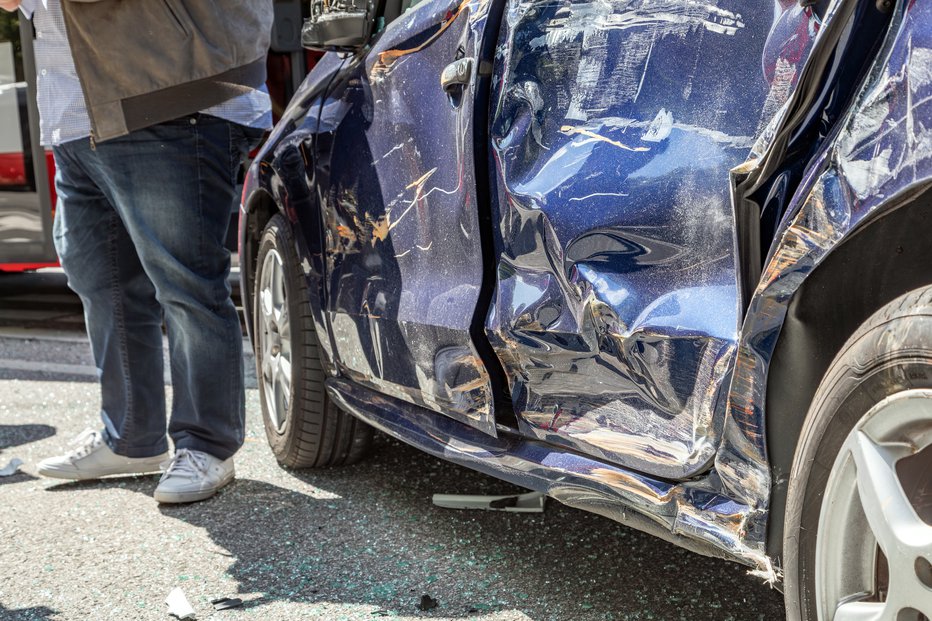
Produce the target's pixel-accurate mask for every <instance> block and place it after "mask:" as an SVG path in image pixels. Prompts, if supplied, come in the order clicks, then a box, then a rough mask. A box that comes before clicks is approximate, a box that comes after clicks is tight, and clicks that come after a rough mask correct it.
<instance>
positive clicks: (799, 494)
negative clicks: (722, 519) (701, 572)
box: [783, 287, 932, 621]
mask: <svg viewBox="0 0 932 621" xmlns="http://www.w3.org/2000/svg"><path fill="white" fill-rule="evenodd" d="M930 387H932V287H924V288H922V289H917V290H915V291H912V292H910V293H908V294H906V295H903V296H901V297H899V298H897V299H896V300H894V301H892V302H890V303H889V304H887V305H886V306H884V307H883V308H881V309H880V310H879V311H878V312H876V313H875V314H874V315H873V316H871V317H870V319H868V320H867V321H866V322H864V324H863V325H861V327H860V328H858V330H857V331H856V332H855V333H854V334H853V335H852V336H851V338H850V339H848V342H847V343H845V346H844V347H843V348H842V350H841V351H840V352H839V353H838V355H837V356H836V357H835V359H834V360H833V362H832V364H831V366H830V367H829V369H828V371H827V372H826V374H825V376H824V377H823V378H822V382H821V384H820V385H819V388H818V390H817V391H816V394H815V397H814V398H813V401H812V404H811V406H810V408H809V412H808V414H807V417H806V421H805V423H804V425H803V429H802V432H801V434H800V438H799V442H798V445H797V448H796V455H795V457H794V460H793V468H792V471H791V475H790V484H789V491H788V498H787V507H786V518H785V531H784V533H785V534H784V538H783V555H784V592H785V595H786V608H787V619H789V620H790V621H815V620H816V619H818V614H817V610H816V598H815V592H816V590H815V580H816V576H815V574H816V540H817V533H818V526H819V518H820V512H821V509H822V499H823V496H824V494H825V491H826V485H827V482H828V478H829V474H830V472H831V471H832V468H833V464H835V458H836V456H837V455H838V453H839V451H840V450H841V448H842V444H843V443H844V442H845V440H846V438H847V437H848V434H849V433H850V432H851V430H852V429H853V428H854V426H855V425H856V424H857V423H858V422H859V421H860V420H861V418H862V417H863V416H864V415H865V414H866V413H867V412H868V411H869V410H870V409H871V408H872V407H873V406H874V405H876V404H877V403H879V402H880V401H882V400H883V399H885V398H887V397H889V396H891V395H894V394H897V393H900V392H903V391H906V390H912V389H922V388H926V389H927V388H930Z"/></svg>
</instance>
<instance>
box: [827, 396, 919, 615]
mask: <svg viewBox="0 0 932 621" xmlns="http://www.w3.org/2000/svg"><path fill="white" fill-rule="evenodd" d="M930 516H932V390H908V391H903V392H900V393H897V394H895V395H892V396H890V397H888V398H887V399H884V400H883V401H881V402H880V403H878V404H877V405H876V406H874V407H873V408H872V409H871V410H870V411H869V412H868V413H867V414H866V415H864V416H863V417H862V418H861V419H860V420H859V421H858V423H857V424H856V425H855V427H854V429H852V431H851V432H850V434H849V435H848V437H847V439H846V440H845V443H844V445H843V446H842V449H841V451H840V452H839V454H838V457H837V458H836V460H835V464H834V466H833V467H832V471H831V474H830V476H829V479H828V483H827V485H826V489H825V496H824V498H823V501H822V510H821V515H820V518H819V532H818V536H817V538H816V541H817V543H816V568H817V570H816V571H817V573H816V601H817V605H818V611H819V618H820V619H826V620H829V619H831V620H834V621H868V620H871V621H873V620H877V621H887V620H889V621H929V620H930V619H932V524H930Z"/></svg>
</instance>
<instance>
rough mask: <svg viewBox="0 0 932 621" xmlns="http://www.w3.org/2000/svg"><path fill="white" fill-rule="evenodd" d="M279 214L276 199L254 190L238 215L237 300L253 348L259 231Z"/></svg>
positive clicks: (263, 190)
mask: <svg viewBox="0 0 932 621" xmlns="http://www.w3.org/2000/svg"><path fill="white" fill-rule="evenodd" d="M280 211H281V210H280V209H279V208H278V204H277V203H276V202H275V199H274V198H273V197H272V195H271V194H269V192H268V191H266V190H265V189H264V188H261V187H260V188H256V189H255V191H253V192H252V193H251V194H250V195H249V197H248V198H247V199H246V200H244V201H243V210H242V213H241V214H240V218H241V222H240V240H239V261H240V280H241V284H240V297H241V298H242V303H243V316H244V318H245V323H246V331H247V333H248V334H249V340H250V342H252V343H253V344H255V340H254V335H253V326H252V321H253V317H252V297H253V291H254V290H255V286H256V260H257V259H258V257H259V241H260V239H261V237H262V231H263V230H265V226H266V225H267V224H268V222H269V220H271V219H272V216H274V215H275V214H276V213H279V212H280Z"/></svg>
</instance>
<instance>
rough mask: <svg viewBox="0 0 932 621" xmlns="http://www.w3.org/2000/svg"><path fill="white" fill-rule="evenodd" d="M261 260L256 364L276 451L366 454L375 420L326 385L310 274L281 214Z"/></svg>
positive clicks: (288, 459) (329, 458)
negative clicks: (345, 407)
mask: <svg viewBox="0 0 932 621" xmlns="http://www.w3.org/2000/svg"><path fill="white" fill-rule="evenodd" d="M256 265H257V266H258V267H257V272H256V278H255V283H256V290H255V295H254V296H253V304H254V308H253V318H254V329H253V334H254V335H255V351H256V370H257V376H258V380H259V381H258V384H259V395H260V402H261V404H262V418H263V420H264V422H265V432H266V436H267V437H268V440H269V445H270V446H271V448H272V452H273V453H274V454H275V458H276V459H277V460H278V461H279V463H281V464H282V465H285V466H289V467H292V468H308V467H324V466H337V465H344V464H351V463H355V462H357V461H359V460H360V459H361V458H362V457H363V455H364V454H365V453H366V451H367V450H368V448H369V445H370V444H371V442H372V428H371V427H369V426H368V425H366V424H365V423H363V422H362V421H360V420H357V419H356V418H354V417H353V416H351V415H350V414H347V413H346V412H343V411H342V410H340V409H339V408H337V407H336V405H335V404H334V403H333V402H332V401H331V400H330V397H329V396H328V395H327V391H326V389H325V388H324V380H325V379H326V375H325V373H324V370H323V367H322V366H321V362H320V360H321V359H320V345H319V343H318V341H317V333H316V331H315V329H314V321H313V318H312V315H311V307H310V302H309V300H310V297H309V295H310V294H309V292H308V286H307V281H306V279H305V278H304V274H303V273H302V272H301V271H300V270H299V268H298V266H299V260H298V256H297V252H296V251H295V246H294V238H293V237H292V234H291V228H290V227H289V226H288V223H287V222H286V221H285V219H284V218H283V217H282V216H281V215H275V216H274V217H273V218H272V219H271V220H270V221H269V223H268V225H267V226H266V228H265V230H264V231H263V233H262V237H261V240H260V243H259V255H258V259H257V261H256Z"/></svg>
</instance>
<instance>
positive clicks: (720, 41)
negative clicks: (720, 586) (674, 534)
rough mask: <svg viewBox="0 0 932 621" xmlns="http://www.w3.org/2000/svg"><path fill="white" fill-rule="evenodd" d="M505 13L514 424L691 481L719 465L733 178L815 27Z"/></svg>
mask: <svg viewBox="0 0 932 621" xmlns="http://www.w3.org/2000/svg"><path fill="white" fill-rule="evenodd" d="M504 21H505V23H506V24H507V26H506V28H504V29H503V33H502V36H501V40H500V50H501V52H500V55H499V57H498V58H497V60H496V69H495V71H496V79H495V80H494V83H495V84H497V89H496V92H494V93H493V101H494V105H495V110H494V118H493V124H492V140H493V145H492V146H493V157H494V162H495V169H496V179H495V181H496V183H497V185H498V210H499V214H498V220H499V222H500V231H499V234H500V239H499V240H498V249H497V250H498V251H499V255H500V264H499V267H498V291H497V296H496V300H495V304H494V306H493V308H492V309H491V311H490V313H489V315H488V319H487V324H486V325H487V330H488V333H489V335H490V338H491V339H492V342H493V345H494V346H495V348H496V351H497V353H498V355H499V357H500V359H501V360H502V363H503V365H504V367H505V369H506V371H507V373H508V375H509V380H510V381H511V385H512V398H513V400H514V403H515V410H516V412H517V413H518V418H519V422H520V425H521V431H522V432H523V433H525V434H527V435H530V436H532V437H535V438H538V439H541V440H546V441H549V442H552V443H555V444H560V445H564V446H568V447H571V448H573V449H575V450H579V451H583V452H585V453H589V454H592V455H596V456H598V457H600V458H602V459H605V460H608V461H611V462H614V463H619V464H622V465H625V466H628V467H631V468H634V469H636V470H639V471H641V472H646V473H651V474H655V475H659V476H665V477H669V478H683V477H687V476H691V475H693V474H694V473H696V472H697V471H699V470H701V469H702V468H704V467H706V466H707V465H708V464H709V463H710V461H711V459H712V458H713V457H714V454H715V449H716V442H717V439H718V438H719V437H720V433H721V422H722V420H723V416H722V414H723V412H724V406H725V400H724V391H725V388H726V387H727V386H728V379H729V377H730V371H731V367H732V364H733V361H734V353H735V345H736V342H737V339H738V330H739V324H740V316H739V313H740V295H739V289H738V281H737V273H738V266H737V258H736V246H735V243H736V240H735V216H734V213H733V209H732V205H731V201H730V196H729V171H730V169H731V168H733V167H734V166H736V165H738V164H740V163H741V162H743V161H744V160H745V159H746V158H747V157H748V155H749V154H750V152H751V148H752V146H753V144H754V141H755V137H756V136H757V135H758V134H759V133H761V131H762V130H763V128H764V127H765V126H766V125H767V123H768V121H769V120H770V119H771V118H772V116H773V115H774V114H775V113H776V112H777V110H778V109H779V108H780V106H781V105H782V104H783V102H784V101H785V100H786V97H787V95H788V93H789V92H790V90H791V88H792V86H793V84H794V83H795V79H796V76H797V73H798V71H799V70H800V69H801V66H802V63H803V61H804V60H805V58H806V54H807V52H808V49H809V45H810V43H811V40H812V38H813V37H814V35H815V32H816V31H817V24H816V22H815V20H814V18H813V17H812V14H811V13H808V12H806V11H805V10H803V9H799V8H798V7H796V6H795V3H788V8H787V9H786V10H784V7H783V6H782V5H776V6H774V5H769V4H765V3H761V2H748V1H746V0H718V1H715V2H709V3H696V2H686V1H683V0H662V1H659V2H658V1H654V2H647V1H644V0H625V1H620V2H589V1H576V0H561V1H560V2H554V3H550V4H546V5H542V4H540V3H539V2H532V1H529V0H511V2H509V4H508V8H507V12H506V18H505V20H504ZM784 31H787V32H784ZM768 35H771V36H770V37H769V38H768Z"/></svg>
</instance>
